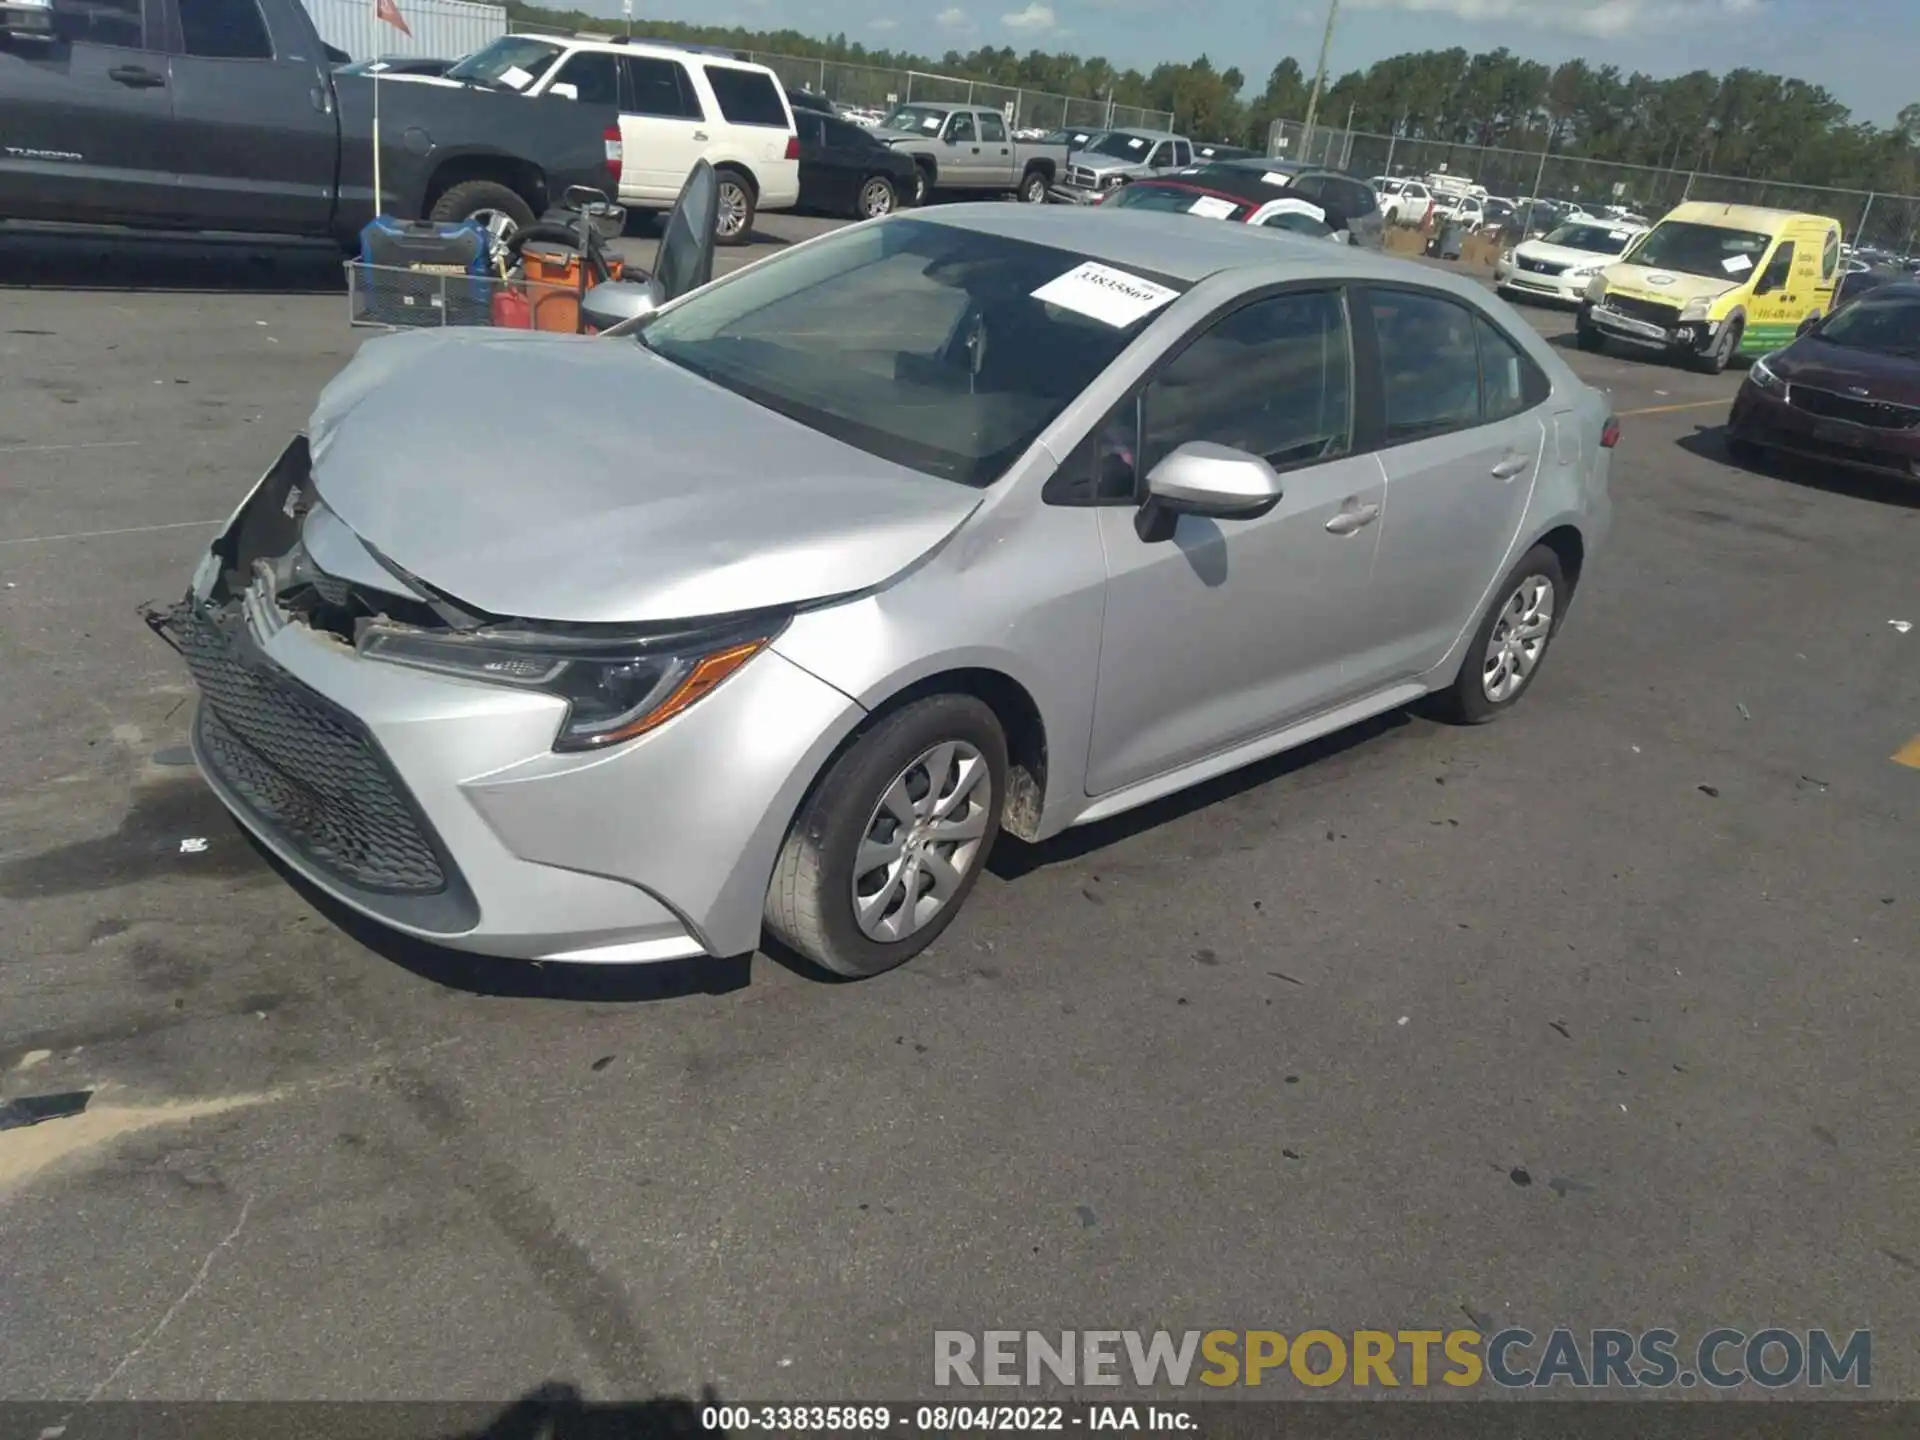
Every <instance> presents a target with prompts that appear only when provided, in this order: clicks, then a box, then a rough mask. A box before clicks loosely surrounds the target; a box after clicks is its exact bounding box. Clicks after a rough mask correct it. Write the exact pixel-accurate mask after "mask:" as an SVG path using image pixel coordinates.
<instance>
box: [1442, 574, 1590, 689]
mask: <svg viewBox="0 0 1920 1440" xmlns="http://www.w3.org/2000/svg"><path fill="white" fill-rule="evenodd" d="M1567 598H1568V592H1567V580H1566V575H1565V573H1564V572H1563V571H1562V570H1561V568H1560V557H1559V556H1558V555H1556V554H1554V552H1553V551H1552V550H1550V549H1549V548H1547V547H1546V546H1545V545H1536V546H1534V547H1533V549H1531V550H1529V551H1528V552H1527V553H1526V554H1525V555H1523V556H1521V557H1520V563H1519V564H1518V565H1516V566H1514V567H1513V569H1512V570H1510V571H1509V572H1508V573H1507V578H1506V579H1505V580H1503V581H1501V582H1500V587H1499V589H1497V590H1496V591H1495V592H1494V597H1493V603H1492V604H1491V605H1490V606H1488V608H1487V613H1486V615H1485V617H1484V618H1483V619H1482V620H1481V621H1480V626H1479V628H1478V629H1477V630H1475V631H1474V635H1473V642H1472V644H1471V645H1469V646H1468V647H1467V655H1466V658H1465V659H1464V660H1462V661H1461V662H1460V673H1459V675H1458V676H1456V677H1455V679H1454V682H1453V684H1452V685H1450V686H1448V687H1447V688H1446V689H1445V690H1442V691H1439V692H1437V693H1436V694H1435V695H1434V697H1433V700H1434V708H1435V709H1436V710H1437V711H1438V712H1439V713H1440V716H1441V718H1443V719H1446V720H1450V721H1452V722H1454V723H1455V724H1459V725H1484V724H1485V723H1486V722H1487V721H1489V720H1494V719H1498V718H1499V717H1500V716H1501V715H1503V714H1505V713H1506V712H1507V711H1508V710H1511V709H1512V708H1513V707H1514V705H1516V704H1517V703H1518V702H1519V700H1520V697H1521V696H1522V695H1524V694H1526V693H1527V689H1528V687H1529V686H1531V685H1532V684H1533V677H1534V676H1535V675H1537V674H1538V673H1539V672H1540V662H1541V661H1542V660H1544V659H1546V656H1547V646H1549V645H1550V644H1552V643H1553V637H1554V636H1555V635H1556V634H1557V633H1558V632H1559V629H1560V617H1561V615H1562V613H1563V612H1564V611H1565V609H1566V603H1567Z"/></svg>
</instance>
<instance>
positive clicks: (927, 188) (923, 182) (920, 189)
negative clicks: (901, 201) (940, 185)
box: [913, 165, 933, 206]
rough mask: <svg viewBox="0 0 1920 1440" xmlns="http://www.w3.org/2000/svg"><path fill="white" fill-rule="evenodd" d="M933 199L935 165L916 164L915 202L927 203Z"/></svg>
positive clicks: (914, 173)
mask: <svg viewBox="0 0 1920 1440" xmlns="http://www.w3.org/2000/svg"><path fill="white" fill-rule="evenodd" d="M931 199H933V167H932V166H931V165H915V166H914V167H913V203H914V204H915V205H916V206H920V205H925V204H926V203H927V202H928V201H930V200H931Z"/></svg>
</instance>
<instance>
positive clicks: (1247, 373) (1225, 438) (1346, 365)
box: [1140, 290, 1353, 475]
mask: <svg viewBox="0 0 1920 1440" xmlns="http://www.w3.org/2000/svg"><path fill="white" fill-rule="evenodd" d="M1350 353H1351V352H1350V349H1349V346H1348V344H1347V316H1346V306H1345V304H1344V303H1343V302H1342V299H1341V297H1340V295H1339V293H1338V292H1336V291H1331V290H1317V291H1302V292H1296V293H1292V294H1286V295H1276V296H1274V297H1272V298H1271V299H1267V300H1258V301H1255V302H1254V303H1253V304H1251V305H1248V306H1245V307H1243V308H1242V309H1239V310H1236V311H1234V312H1233V313H1232V314H1231V315H1228V316H1226V317H1225V318H1224V319H1222V320H1220V321H1219V322H1218V323H1217V324H1215V325H1214V326H1213V327H1212V328H1211V329H1209V330H1208V331H1206V333H1204V334H1203V335H1201V336H1200V337H1199V338H1198V339H1196V340H1194V341H1193V343H1192V344H1190V345H1188V346H1187V348H1186V349H1185V350H1183V351H1181V352H1180V354H1179V355H1178V356H1177V357H1175V359H1174V360H1173V362H1172V363H1171V364H1169V365H1168V366H1167V367H1166V368H1165V369H1164V370H1162V371H1161V372H1160V374H1159V375H1158V376H1157V377H1155V379H1154V380H1153V382H1152V383H1151V384H1150V385H1148V387H1147V389H1146V393H1145V397H1144V402H1145V412H1146V413H1145V417H1144V418H1145V423H1144V428H1143V432H1142V439H1141V446H1140V450H1141V455H1140V473H1141V474H1143V475H1144V474H1146V473H1148V472H1150V471H1151V470H1152V469H1153V467H1154V466H1155V465H1157V464H1158V463H1159V462H1160V461H1161V460H1162V459H1164V458H1165V457H1166V456H1167V454H1169V453H1170V452H1171V451H1173V450H1174V449H1175V448H1177V447H1178V446H1180V445H1184V444H1185V443H1187V442H1188V441H1190V440H1211V441H1214V442H1215V443H1217V444H1221V445H1230V446H1232V447H1233V448H1234V449H1236V450H1244V451H1246V452H1247V453H1248V454H1251V455H1258V456H1260V457H1261V458H1262V459H1264V460H1265V461H1266V462H1267V463H1268V464H1270V465H1272V466H1273V467H1274V468H1275V469H1282V468H1285V467H1289V466H1299V465H1307V464H1312V463H1313V462H1315V461H1319V460H1327V459H1331V458H1332V457H1334V456H1336V455H1341V454H1344V453H1346V451H1347V450H1348V448H1349V446H1350V439H1351V431H1352V409H1353V402H1352V394H1353V384H1352V368H1353V367H1352V362H1351V359H1350Z"/></svg>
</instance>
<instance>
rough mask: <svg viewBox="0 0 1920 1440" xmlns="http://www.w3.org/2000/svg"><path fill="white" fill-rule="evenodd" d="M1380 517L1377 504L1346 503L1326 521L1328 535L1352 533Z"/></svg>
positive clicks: (1364, 527)
mask: <svg viewBox="0 0 1920 1440" xmlns="http://www.w3.org/2000/svg"><path fill="white" fill-rule="evenodd" d="M1379 518H1380V507H1379V506H1378V505H1353V504H1351V503H1349V504H1348V506H1347V507H1345V508H1343V509H1342V510H1341V511H1340V513H1339V514H1337V515H1335V516H1334V517H1333V518H1332V519H1331V520H1329V521H1327V533H1328V534H1329V535H1352V534H1355V533H1356V532H1358V531H1361V530H1364V529H1366V528H1367V526H1369V525H1371V524H1372V523H1373V522H1374V521H1376V520H1378V519H1379Z"/></svg>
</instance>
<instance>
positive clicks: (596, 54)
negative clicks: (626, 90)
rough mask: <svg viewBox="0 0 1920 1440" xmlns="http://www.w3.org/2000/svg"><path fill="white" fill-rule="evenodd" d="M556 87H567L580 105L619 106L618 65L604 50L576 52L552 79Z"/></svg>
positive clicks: (616, 60)
mask: <svg viewBox="0 0 1920 1440" xmlns="http://www.w3.org/2000/svg"><path fill="white" fill-rule="evenodd" d="M553 83H554V84H556V85H571V86H573V87H574V89H576V90H578V91H579V92H580V94H579V97H578V98H579V100H580V103H581V104H583V105H618V104H619V103H620V62H619V60H618V59H617V58H616V57H614V56H612V55H609V54H607V53H606V52H605V51H604V50H576V51H575V52H574V53H573V54H571V55H569V56H568V57H567V59H566V63H565V64H563V65H562V66H561V67H560V72H559V74H557V75H555V76H554V77H553Z"/></svg>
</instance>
